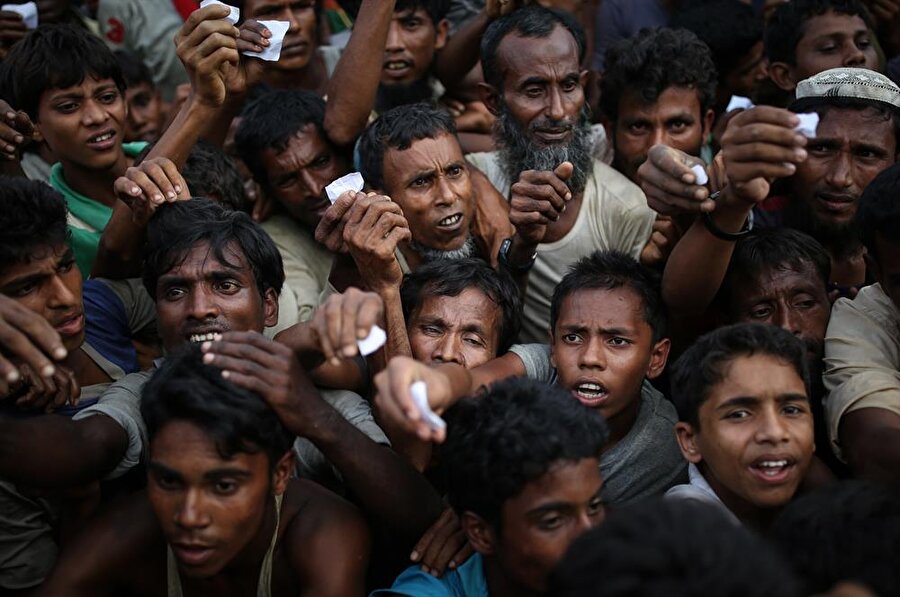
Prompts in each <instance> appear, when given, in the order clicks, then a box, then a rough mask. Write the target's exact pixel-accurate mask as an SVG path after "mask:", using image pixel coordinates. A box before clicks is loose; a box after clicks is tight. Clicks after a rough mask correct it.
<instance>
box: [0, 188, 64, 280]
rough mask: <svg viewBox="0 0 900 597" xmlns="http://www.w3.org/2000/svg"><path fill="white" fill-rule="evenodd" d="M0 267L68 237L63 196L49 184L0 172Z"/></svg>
mask: <svg viewBox="0 0 900 597" xmlns="http://www.w3.org/2000/svg"><path fill="white" fill-rule="evenodd" d="M0 205H2V206H3V208H2V209H0V231H2V234H0V271H5V270H6V269H7V268H9V267H12V266H14V265H18V264H21V263H27V262H29V261H31V260H32V259H34V258H35V257H37V256H38V255H40V254H42V253H43V252H44V251H45V250H46V249H55V248H56V247H59V246H60V245H63V244H65V243H67V242H68V240H69V230H68V228H67V226H66V200H65V199H64V198H63V196H62V195H60V194H59V192H58V191H56V190H55V189H53V188H52V187H50V186H49V185H47V184H45V183H43V182H39V181H36V180H28V179H27V178H22V177H18V176H16V177H12V176H0Z"/></svg>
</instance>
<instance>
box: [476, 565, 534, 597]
mask: <svg viewBox="0 0 900 597" xmlns="http://www.w3.org/2000/svg"><path fill="white" fill-rule="evenodd" d="M482 566H484V579H485V580H486V581H487V586H488V591H487V594H488V595H490V596H491V597H540V596H541V595H542V593H538V592H536V591H532V590H529V589H526V588H525V587H522V586H519V585H518V584H517V583H515V582H514V581H513V580H512V579H510V578H509V577H507V576H506V574H505V573H504V572H503V569H502V568H501V567H500V563H499V562H497V560H496V559H495V558H494V557H492V556H484V558H483V559H482Z"/></svg>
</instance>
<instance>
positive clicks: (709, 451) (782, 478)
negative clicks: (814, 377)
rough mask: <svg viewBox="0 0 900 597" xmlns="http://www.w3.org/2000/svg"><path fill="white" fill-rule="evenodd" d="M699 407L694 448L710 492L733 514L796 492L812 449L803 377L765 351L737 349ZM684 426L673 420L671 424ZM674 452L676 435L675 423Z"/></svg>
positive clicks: (693, 455)
mask: <svg viewBox="0 0 900 597" xmlns="http://www.w3.org/2000/svg"><path fill="white" fill-rule="evenodd" d="M726 367H727V369H726V371H725V377H724V379H723V380H722V381H721V382H720V383H718V384H716V385H715V386H714V387H713V388H712V389H711V391H710V394H709V398H707V400H706V401H705V402H704V403H703V404H702V405H701V406H700V411H699V417H698V419H699V421H700V429H699V430H694V432H695V434H694V436H693V443H692V444H691V446H692V448H693V449H694V452H693V453H691V452H690V451H688V453H686V454H685V457H686V458H687V459H688V460H689V461H691V462H694V463H695V464H697V463H699V464H698V466H699V467H700V470H701V471H702V472H703V475H704V476H705V477H706V480H707V481H708V482H709V484H710V486H712V488H713V490H715V492H716V494H717V495H718V496H719V497H720V498H721V499H722V501H723V502H725V505H727V506H728V507H729V509H730V510H731V511H732V512H734V513H735V514H737V515H738V516H740V515H741V514H742V513H744V512H747V511H752V510H753V509H756V508H777V507H781V506H784V505H785V504H786V503H787V502H788V501H789V500H790V499H791V498H792V497H793V496H794V494H795V493H796V491H797V487H798V486H799V485H800V482H801V481H802V480H803V476H804V475H805V473H806V470H807V468H809V463H810V460H811V458H812V454H813V449H814V445H813V419H812V413H811V411H810V407H809V401H808V400H807V396H806V388H805V387H804V384H803V380H802V379H801V378H800V376H799V375H798V374H797V372H796V371H795V370H794V368H793V367H792V366H790V365H789V364H787V363H785V362H783V361H780V360H778V359H776V358H774V357H772V356H769V355H763V354H757V355H754V356H749V357H747V356H741V357H737V358H735V359H734V360H733V361H732V362H731V363H728V364H727V365H726ZM682 425H685V424H684V423H679V427H680V426H682ZM679 440H680V441H681V444H682V452H685V445H686V444H685V442H684V438H683V434H682V432H681V430H680V429H679Z"/></svg>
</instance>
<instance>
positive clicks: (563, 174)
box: [553, 162, 575, 181]
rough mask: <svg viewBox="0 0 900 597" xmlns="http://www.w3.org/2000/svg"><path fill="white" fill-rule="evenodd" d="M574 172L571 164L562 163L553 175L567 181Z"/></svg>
mask: <svg viewBox="0 0 900 597" xmlns="http://www.w3.org/2000/svg"><path fill="white" fill-rule="evenodd" d="M574 172H575V166H573V165H572V162H563V163H562V164H560V165H559V166H557V167H556V170H554V171H553V173H554V174H556V176H557V177H558V178H559V179H560V180H562V181H567V180H569V178H571V177H572V174H573V173H574Z"/></svg>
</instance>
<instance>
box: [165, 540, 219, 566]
mask: <svg viewBox="0 0 900 597" xmlns="http://www.w3.org/2000/svg"><path fill="white" fill-rule="evenodd" d="M172 551H174V552H175V556H176V557H177V558H178V561H180V562H181V563H182V564H184V565H185V566H190V567H197V566H202V565H203V564H205V563H206V562H208V561H209V559H210V558H212V556H213V554H214V551H213V549H212V548H211V547H207V546H205V545H187V544H177V543H176V544H173V545H172Z"/></svg>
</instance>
